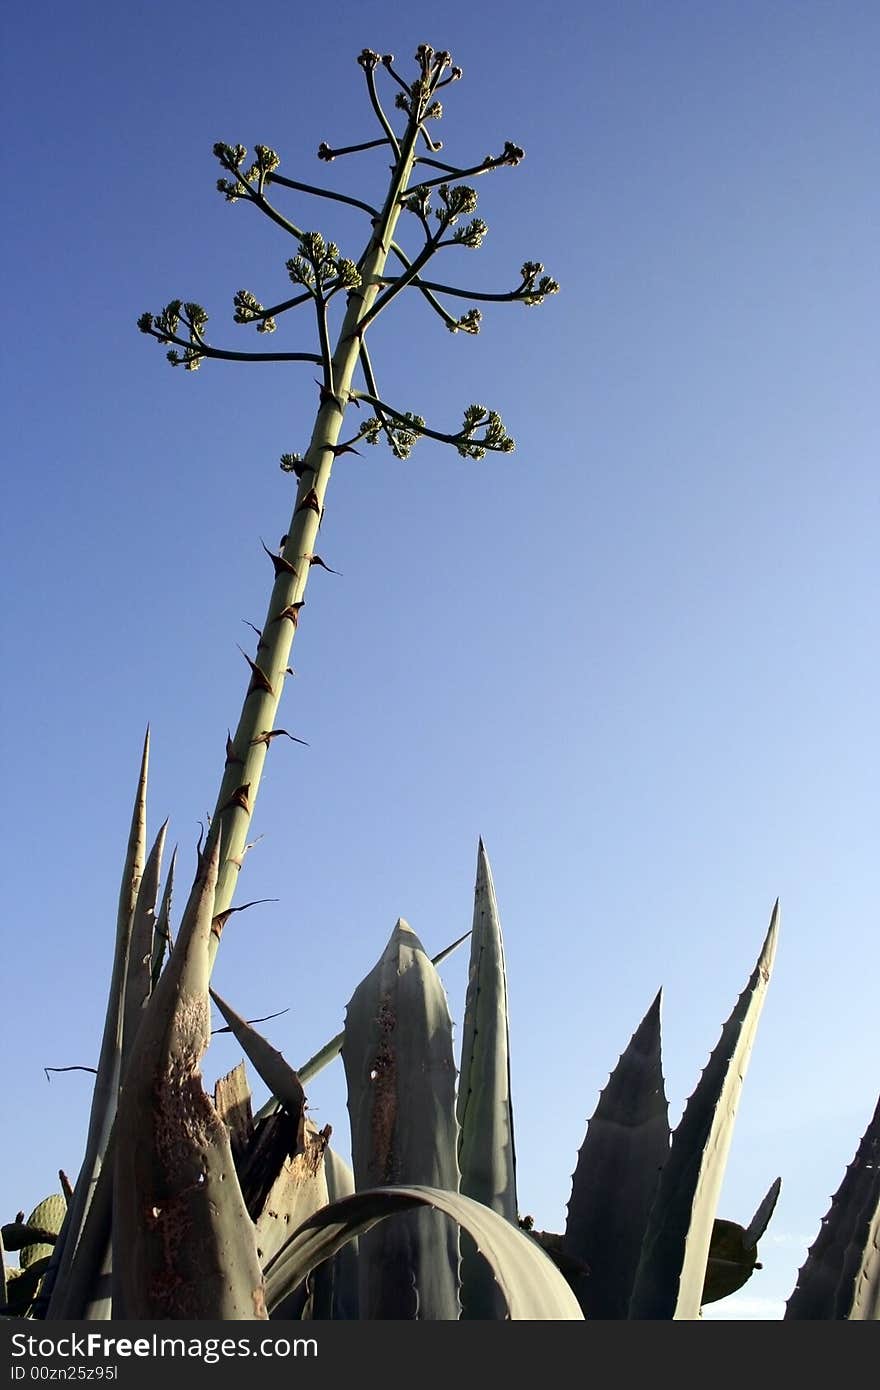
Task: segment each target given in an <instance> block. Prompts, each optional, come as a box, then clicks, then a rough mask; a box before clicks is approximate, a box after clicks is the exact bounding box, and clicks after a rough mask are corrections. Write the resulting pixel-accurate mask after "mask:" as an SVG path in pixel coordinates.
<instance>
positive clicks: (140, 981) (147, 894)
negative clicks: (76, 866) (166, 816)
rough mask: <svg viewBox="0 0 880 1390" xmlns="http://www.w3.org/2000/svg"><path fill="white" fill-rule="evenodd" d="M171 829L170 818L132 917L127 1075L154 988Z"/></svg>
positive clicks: (127, 989) (127, 976) (148, 864)
mask: <svg viewBox="0 0 880 1390" xmlns="http://www.w3.org/2000/svg"><path fill="white" fill-rule="evenodd" d="M167 831H168V822H167V820H166V821H165V824H164V825H162V826H161V827H160V829H159V833H158V835H157V836H156V839H155V842H154V844H153V848H152V849H151V850H150V853H149V855H148V857H147V862H146V864H145V865H144V872H143V875H142V877H141V881H140V887H139V888H138V895H137V902H136V903H135V908H134V914H133V916H132V922H131V937H130V940H129V946H128V964H127V967H126V972H125V994H124V1010H123V1021H122V1073H123V1075H124V1074H125V1067H126V1064H127V1062H128V1058H129V1056H130V1055H131V1048H132V1044H133V1042H134V1039H135V1034H136V1033H137V1030H138V1025H139V1023H140V1021H141V1014H142V1013H143V1009H144V1005H145V1004H146V1002H147V1000H148V999H149V997H150V990H151V988H152V975H151V965H152V958H153V930H154V925H155V921H156V900H157V899H158V897H159V879H160V877H161V874H162V852H163V850H164V848H165V836H166V834H167Z"/></svg>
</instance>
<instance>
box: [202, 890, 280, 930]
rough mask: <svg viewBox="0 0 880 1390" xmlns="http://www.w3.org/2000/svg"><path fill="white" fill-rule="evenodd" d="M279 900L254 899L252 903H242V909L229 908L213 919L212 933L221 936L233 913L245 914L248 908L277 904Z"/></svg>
mask: <svg viewBox="0 0 880 1390" xmlns="http://www.w3.org/2000/svg"><path fill="white" fill-rule="evenodd" d="M277 902H278V899H277V898H254V900H253V902H251V903H242V905H241V907H227V909H226V911H225V912H218V913H217V916H216V917H212V919H211V931H212V932H213V933H214V935H215V936H218V937H219V935H220V933H221V932H222V930H223V928H224V927H225V926H226V923H227V922H228V921H229V919H230V917H231V916H232V914H233V912H244V911H245V910H246V908H249V907H256V906H257V905H258V903H277Z"/></svg>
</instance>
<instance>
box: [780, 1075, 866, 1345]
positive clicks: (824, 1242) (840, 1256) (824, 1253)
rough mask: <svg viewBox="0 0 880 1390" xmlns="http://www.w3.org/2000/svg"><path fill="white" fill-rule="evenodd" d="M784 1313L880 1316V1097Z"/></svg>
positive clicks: (791, 1315) (858, 1317) (861, 1317)
mask: <svg viewBox="0 0 880 1390" xmlns="http://www.w3.org/2000/svg"><path fill="white" fill-rule="evenodd" d="M784 1316H785V1317H786V1318H817V1319H818V1318H834V1319H838V1320H840V1319H847V1320H850V1321H859V1322H861V1321H868V1322H876V1321H878V1320H880V1100H878V1102H877V1106H876V1108H875V1110H874V1114H873V1116H872V1117H871V1120H870V1122H869V1124H868V1128H867V1129H866V1130H865V1133H864V1134H863V1135H862V1139H861V1143H860V1144H859V1147H858V1149H857V1151H856V1156H855V1158H854V1159H853V1161H852V1163H851V1164H850V1165H849V1167H848V1168H847V1170H846V1173H845V1174H844V1176H843V1181H842V1182H841V1184H840V1187H839V1188H838V1189H837V1191H836V1193H835V1194H834V1196H833V1198H832V1199H831V1206H830V1208H829V1210H828V1214H827V1216H825V1218H824V1219H823V1221H822V1225H821V1227H820V1230H819V1234H818V1235H817V1237H816V1239H815V1240H814V1242H813V1244H812V1245H811V1246H810V1249H809V1252H808V1254H807V1258H806V1260H805V1262H804V1264H803V1265H802V1266H801V1270H800V1273H799V1274H798V1279H797V1284H796V1286H795V1290H794V1293H793V1294H792V1295H791V1297H790V1298H789V1300H788V1303H787V1304H786V1307H785V1314H784Z"/></svg>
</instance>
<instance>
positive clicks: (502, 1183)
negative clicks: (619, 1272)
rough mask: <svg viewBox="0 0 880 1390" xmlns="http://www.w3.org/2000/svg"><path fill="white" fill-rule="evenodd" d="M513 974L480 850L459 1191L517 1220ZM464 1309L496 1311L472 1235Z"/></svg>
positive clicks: (468, 1314) (461, 1094)
mask: <svg viewBox="0 0 880 1390" xmlns="http://www.w3.org/2000/svg"><path fill="white" fill-rule="evenodd" d="M509 1045H510V1038H509V1024H508V1013H507V975H506V972H505V966H504V943H503V940H502V936H501V919H500V917H499V913H498V902H497V899H496V896H495V884H494V882H493V880H492V869H491V867H490V865H489V857H488V855H487V854H486V848H485V846H484V844H483V841H482V839H481V840H480V842H479V846H478V849H477V877H476V884H475V887H474V920H473V929H472V932H471V957H470V966H469V970H468V986H467V995H466V998H465V1009H464V1027H463V1032H462V1044H461V1074H460V1076H459V1080H458V1098H457V1104H456V1116H457V1119H458V1125H459V1136H458V1164H459V1169H460V1171H461V1191H462V1192H463V1193H465V1195H466V1196H468V1197H473V1198H474V1200H475V1201H477V1202H482V1203H483V1205H484V1206H487V1207H491V1208H492V1210H493V1211H497V1212H498V1214H499V1215H500V1216H503V1217H505V1218H506V1219H507V1220H508V1221H511V1222H513V1223H514V1224H516V1221H517V1217H518V1211H517V1200H516V1151H515V1147H514V1137H513V1106H512V1103H511V1095H510V1050H509ZM461 1253H462V1269H461V1280H462V1293H461V1299H462V1316H463V1317H465V1318H493V1319H494V1318H498V1317H500V1316H503V1314H502V1313H501V1312H500V1311H499V1298H500V1295H499V1290H498V1286H497V1284H496V1283H495V1281H494V1279H493V1278H492V1276H491V1272H490V1271H489V1269H488V1266H487V1265H486V1262H485V1260H483V1259H481V1258H480V1256H479V1255H478V1253H477V1251H476V1249H475V1247H474V1245H473V1243H472V1241H471V1240H470V1237H468V1236H464V1237H463V1239H462V1252H461Z"/></svg>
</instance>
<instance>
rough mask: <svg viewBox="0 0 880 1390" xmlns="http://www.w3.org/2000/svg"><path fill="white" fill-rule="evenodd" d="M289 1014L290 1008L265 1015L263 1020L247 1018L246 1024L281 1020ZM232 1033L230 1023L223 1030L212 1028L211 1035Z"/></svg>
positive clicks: (212, 992)
mask: <svg viewBox="0 0 880 1390" xmlns="http://www.w3.org/2000/svg"><path fill="white" fill-rule="evenodd" d="M210 992H211V995H212V997H213V994H214V991H213V990H211V991H210ZM289 1013H290V1008H289V1007H288V1008H286V1009H279V1010H278V1012H277V1014H263V1016H262V1018H246V1019H245V1023H246V1024H247V1025H248V1027H250V1026H251V1025H252V1024H254V1023H268V1022H269V1020H270V1019H271V1018H281V1016H282V1014H289ZM231 1032H232V1029H231V1028H230V1026H229V1024H228V1023H227V1024H226V1025H225V1027H223V1028H212V1029H211V1035H212V1037H213V1035H214V1034H215V1033H231Z"/></svg>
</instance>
